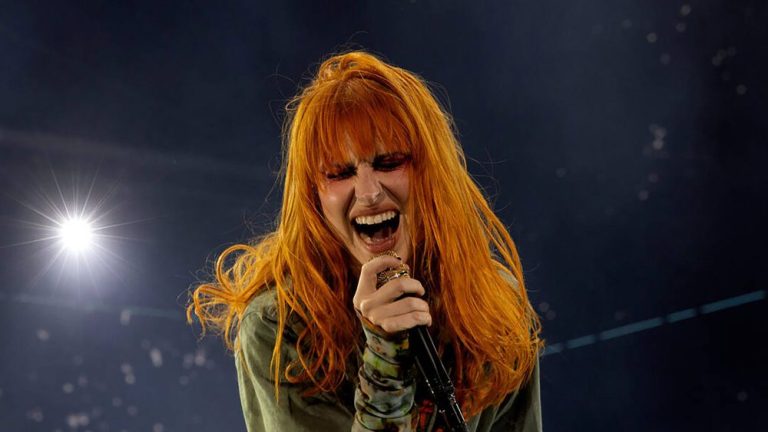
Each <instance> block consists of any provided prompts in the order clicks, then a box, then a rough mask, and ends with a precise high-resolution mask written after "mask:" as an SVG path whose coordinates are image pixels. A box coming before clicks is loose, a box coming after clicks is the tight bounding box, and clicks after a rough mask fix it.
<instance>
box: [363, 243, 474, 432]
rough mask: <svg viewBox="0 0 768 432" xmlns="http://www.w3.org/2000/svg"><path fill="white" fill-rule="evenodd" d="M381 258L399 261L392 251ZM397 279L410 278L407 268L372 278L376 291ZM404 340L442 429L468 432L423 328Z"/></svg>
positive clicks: (446, 378)
mask: <svg viewBox="0 0 768 432" xmlns="http://www.w3.org/2000/svg"><path fill="white" fill-rule="evenodd" d="M383 255H390V256H394V257H396V258H399V257H398V256H397V254H396V253H395V252H394V251H387V252H384V254H383ZM399 277H410V274H409V273H408V267H406V265H405V264H401V265H399V266H398V267H395V268H388V269H386V270H384V271H383V272H381V273H378V274H377V275H376V288H377V289H378V288H379V287H381V286H382V285H384V284H385V283H387V282H389V281H391V280H393V279H397V278H399ZM408 337H409V342H410V345H411V349H412V350H413V351H412V352H413V357H414V359H415V360H416V367H417V368H418V369H419V372H420V373H421V375H422V377H424V381H425V382H426V383H427V388H428V389H429V392H430V394H432V398H433V399H434V401H435V407H436V408H437V411H438V412H439V413H440V414H442V416H443V418H444V419H445V423H446V427H447V428H448V430H449V431H451V432H469V429H468V427H467V422H466V420H464V415H463V414H462V412H461V407H460V406H459V403H458V401H456V389H455V387H454V386H453V381H451V377H450V376H449V375H448V372H447V371H446V369H445V365H444V364H443V361H442V360H441V359H440V356H439V355H438V354H437V348H436V347H435V342H434V340H433V339H432V335H431V334H429V331H428V330H427V327H426V326H423V325H420V326H416V327H414V328H412V329H410V330H409V332H408Z"/></svg>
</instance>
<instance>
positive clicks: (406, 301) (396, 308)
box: [366, 297, 429, 325]
mask: <svg viewBox="0 0 768 432" xmlns="http://www.w3.org/2000/svg"><path fill="white" fill-rule="evenodd" d="M411 312H427V313H429V304H427V302H426V301H424V300H422V299H420V298H418V297H405V298H402V299H400V300H398V301H396V302H393V303H388V304H384V305H381V306H379V307H377V308H375V309H371V310H370V311H369V313H368V315H367V316H366V318H368V320H369V321H371V322H372V323H374V324H377V325H381V322H382V321H383V320H384V319H386V318H390V317H396V316H399V315H404V314H407V313H411Z"/></svg>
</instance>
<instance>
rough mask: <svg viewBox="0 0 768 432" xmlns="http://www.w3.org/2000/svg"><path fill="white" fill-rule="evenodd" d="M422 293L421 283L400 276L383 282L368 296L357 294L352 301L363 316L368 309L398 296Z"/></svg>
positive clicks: (368, 311) (391, 300)
mask: <svg viewBox="0 0 768 432" xmlns="http://www.w3.org/2000/svg"><path fill="white" fill-rule="evenodd" d="M424 293H425V291H424V287H423V286H422V285H421V282H419V281H417V280H416V279H411V278H405V277H400V278H397V279H393V280H391V281H389V282H387V283H385V284H384V285H383V286H382V287H381V288H379V289H378V290H377V291H375V292H373V293H372V294H370V295H369V296H366V297H363V296H358V297H357V298H356V299H354V300H353V302H355V301H356V307H357V309H358V310H359V311H360V313H361V314H362V315H363V316H365V317H368V316H369V314H370V311H372V310H374V309H376V308H378V307H380V306H382V305H386V304H388V303H392V302H394V301H395V300H397V299H398V298H399V297H402V296H404V295H415V296H418V297H421V296H423V295H424ZM369 319H370V318H369Z"/></svg>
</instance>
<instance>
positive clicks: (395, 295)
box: [352, 255, 432, 334]
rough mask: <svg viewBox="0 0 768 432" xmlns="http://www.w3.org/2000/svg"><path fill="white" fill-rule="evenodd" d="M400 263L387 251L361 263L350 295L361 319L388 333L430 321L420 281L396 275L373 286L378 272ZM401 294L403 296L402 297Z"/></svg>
mask: <svg viewBox="0 0 768 432" xmlns="http://www.w3.org/2000/svg"><path fill="white" fill-rule="evenodd" d="M399 265H401V261H400V260H399V259H397V258H395V257H392V256H388V255H382V256H378V257H376V258H374V259H372V260H370V261H368V262H367V263H365V264H363V266H362V268H361V269H360V279H359V280H358V282H357V289H356V291H355V296H354V297H353V299H352V304H353V305H354V307H355V310H356V311H357V312H358V314H359V315H360V317H361V319H363V320H367V321H368V322H370V323H371V324H373V325H374V326H377V327H379V328H381V329H382V330H384V332H386V333H389V334H394V333H397V332H400V331H404V330H407V329H410V328H412V327H416V326H419V325H432V316H431V315H430V314H429V305H428V304H427V302H426V301H424V300H423V299H421V298H420V297H422V296H423V295H424V293H425V291H424V287H423V286H422V285H421V282H419V281H417V280H415V279H411V278H409V277H399V278H396V279H392V280H390V281H389V282H387V283H385V284H384V285H382V286H381V287H380V288H379V289H376V276H377V274H378V273H380V272H383V271H384V270H386V269H387V268H393V267H397V266H399ZM404 295H406V296H405V297H403V296H404ZM411 295H416V296H418V297H413V296H411ZM400 297H402V298H400Z"/></svg>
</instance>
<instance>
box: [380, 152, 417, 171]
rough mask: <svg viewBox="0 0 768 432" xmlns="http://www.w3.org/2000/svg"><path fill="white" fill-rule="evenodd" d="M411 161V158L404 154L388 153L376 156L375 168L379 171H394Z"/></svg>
mask: <svg viewBox="0 0 768 432" xmlns="http://www.w3.org/2000/svg"><path fill="white" fill-rule="evenodd" d="M410 160H411V156H410V155H407V154H404V153H388V154H384V155H380V156H376V158H375V159H374V160H373V168H374V169H377V170H379V171H394V170H396V169H398V168H400V167H401V166H403V165H404V164H405V163H406V162H408V161H410Z"/></svg>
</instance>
